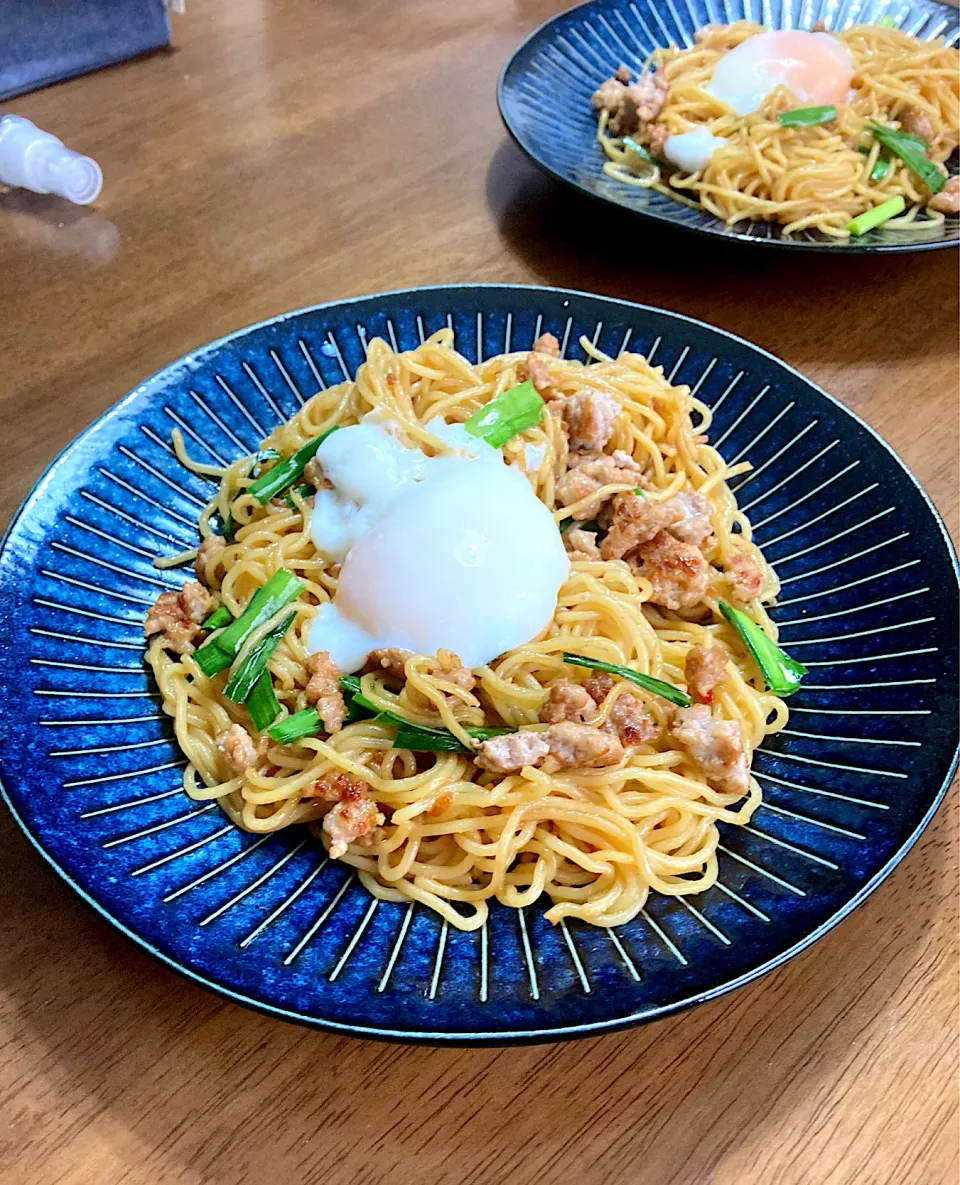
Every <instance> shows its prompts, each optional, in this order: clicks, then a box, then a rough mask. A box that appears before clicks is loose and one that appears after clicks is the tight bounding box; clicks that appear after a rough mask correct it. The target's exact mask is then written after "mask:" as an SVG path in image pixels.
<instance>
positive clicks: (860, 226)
mask: <svg viewBox="0 0 960 1185" xmlns="http://www.w3.org/2000/svg"><path fill="white" fill-rule="evenodd" d="M906 208H907V203H906V202H905V201H904V200H903V198H902V197H895V198H891V199H890V200H889V201H888V202H881V203H880V205H879V206H874V207H873V209H872V210H865V211H864V212H863V213H862V214H858V215H857V217H856V218H854V219H852V220H851V221H850V222H848V223H847V230H848V231H849V232H850V233H851V234H852V235H865V234H866V233H867V231H868V230H873V229H874V227H877V226H882V225H883V224H884V223H885V222H889V221H890V219H891V218H896V216H897V215H898V214H902V213H903V211H904V210H905V209H906Z"/></svg>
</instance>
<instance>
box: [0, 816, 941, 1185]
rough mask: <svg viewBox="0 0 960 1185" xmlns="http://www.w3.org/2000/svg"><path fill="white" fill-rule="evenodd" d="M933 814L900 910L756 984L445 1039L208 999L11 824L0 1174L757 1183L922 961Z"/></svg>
mask: <svg viewBox="0 0 960 1185" xmlns="http://www.w3.org/2000/svg"><path fill="white" fill-rule="evenodd" d="M939 822H940V826H939V828H937V827H936V826H935V827H934V829H933V830H935V831H937V830H938V831H939V832H942V836H941V839H940V842H939V843H938V842H937V841H936V839H935V838H934V836H933V835H928V836H927V837H926V841H925V843H924V844H923V845H922V847H921V850H920V851H917V852H915V853H914V854H913V856H912V857H911V858H910V860H909V861H908V862H907V865H906V866H905V867H904V868H903V869H901V870H900V872H899V873H898V874H897V878H896V879H897V882H898V887H899V890H900V896H901V897H902V895H903V892H904V889H905V888H907V889H908V890H909V889H910V886H911V882H916V881H919V884H914V885H913V888H914V890H915V891H914V892H912V893H911V894H910V910H909V913H907V914H903V915H902V916H901V915H899V914H898V911H897V909H896V903H897V897H896V895H895V891H894V889H893V888H892V887H891V886H887V887H885V888H884V889H882V890H881V892H880V893H879V894H878V895H877V896H876V897H874V898H873V899H872V900H871V901H870V902H868V903H867V904H866V905H865V906H864V908H863V909H861V910H860V911H859V912H858V913H857V915H856V916H855V917H854V918H852V919H850V920H848V921H847V922H846V923H845V924H844V925H843V926H842V927H840V929H839V930H838V931H836V932H834V933H833V934H831V935H830V936H828V937H827V938H826V939H824V940H823V941H822V942H821V943H820V944H818V945H817V946H816V947H815V948H814V949H813V950H811V951H809V952H807V953H806V954H804V955H803V956H802V957H801V958H798V959H796V960H795V961H794V962H792V963H791V964H790V965H789V966H787V967H785V968H782V969H780V970H779V971H777V972H776V973H774V974H772V975H770V976H768V977H767V978H766V979H765V980H764V981H762V982H761V983H758V984H754V985H752V986H750V987H749V988H746V989H744V990H742V991H740V992H738V993H735V994H734V995H732V996H730V997H728V998H726V999H723V1000H720V1001H716V1002H714V1003H712V1004H710V1005H707V1006H704V1007H701V1008H698V1009H694V1010H693V1011H691V1012H687V1013H685V1014H683V1015H681V1016H678V1017H675V1018H672V1019H669V1020H665V1021H661V1022H659V1023H657V1024H655V1025H650V1026H646V1027H643V1028H639V1029H635V1030H632V1031H628V1032H624V1033H618V1034H612V1035H609V1036H606V1037H602V1038H596V1039H592V1040H589V1041H581V1042H574V1043H569V1044H560V1045H553V1046H531V1047H523V1048H511V1049H499V1050H498V1049H474V1050H457V1049H432V1048H416V1047H409V1046H398V1045H386V1044H377V1043H374V1042H369V1041H359V1040H356V1041H352V1040H349V1039H346V1038H338V1037H333V1036H326V1035H324V1034H320V1033H315V1032H312V1031H309V1030H304V1029H299V1028H295V1027H293V1026H290V1025H286V1024H283V1023H281V1022H279V1021H276V1020H272V1019H270V1018H267V1017H263V1016H260V1015H258V1014H256V1013H253V1012H247V1011H244V1010H242V1009H241V1008H239V1007H237V1006H235V1005H232V1004H228V1003H225V1002H223V1001H221V1000H219V999H218V998H217V997H215V996H214V995H212V994H210V993H207V992H205V991H203V990H201V989H200V988H198V987H196V986H195V985H193V984H192V983H190V982H188V981H185V980H182V979H180V978H178V977H177V976H175V975H174V974H172V973H171V972H168V971H167V970H165V969H164V968H162V967H160V966H158V965H157V964H155V963H153V962H152V961H151V960H150V959H148V958H147V957H146V956H145V955H143V954H142V953H140V952H139V951H137V950H136V949H135V948H134V947H133V946H132V945H131V944H130V943H129V942H127V940H126V939H124V938H122V937H121V936H120V935H119V934H117V933H115V932H114V931H112V930H111V929H110V928H109V927H108V926H107V925H106V924H105V923H103V922H101V921H100V919H99V918H97V917H96V916H95V915H93V914H92V913H91V912H90V911H88V910H87V909H86V907H85V906H83V905H82V903H81V902H80V900H79V899H78V898H76V897H75V896H74V895H73V894H72V893H71V892H70V891H69V890H68V889H67V887H66V886H64V885H63V884H62V883H61V882H60V881H59V880H58V879H57V878H56V877H55V876H54V874H53V873H52V872H51V871H50V870H49V869H47V868H46V866H45V865H43V863H42V862H41V861H40V859H39V858H38V857H37V856H36V855H35V854H34V853H33V851H32V850H31V849H30V848H29V846H28V845H27V843H26V841H25V840H24V839H23V837H22V836H21V835H20V834H19V833H18V832H17V831H16V829H15V827H14V825H13V823H12V821H11V820H10V819H9V817H8V816H6V814H5V813H4V815H3V816H2V818H0V842H2V846H3V850H4V853H5V865H6V866H5V869H4V878H3V882H4V905H5V908H4V910H3V914H2V917H3V923H4V930H5V934H4V936H3V941H2V943H0V960H2V963H3V968H4V969H3V983H2V987H3V991H4V994H5V996H6V1012H7V1017H8V1021H7V1023H8V1025H9V1029H8V1032H7V1033H6V1046H5V1048H6V1053H5V1063H6V1065H7V1066H8V1073H9V1074H10V1075H12V1078H13V1080H14V1081H16V1083H17V1086H16V1089H17V1095H16V1097H15V1098H10V1097H8V1098H7V1099H6V1100H5V1103H6V1107H7V1111H6V1113H7V1115H8V1117H11V1120H10V1121H11V1122H15V1123H16V1124H17V1125H18V1127H17V1130H18V1131H20V1132H21V1135H18V1137H17V1139H16V1141H8V1142H7V1143H6V1148H4V1147H3V1146H2V1145H0V1175H2V1171H3V1167H4V1166H3V1157H4V1155H11V1156H13V1157H14V1160H13V1162H12V1163H19V1161H17V1160H16V1158H17V1157H18V1156H20V1155H21V1151H22V1141H23V1140H24V1139H26V1141H27V1142H28V1143H29V1145H30V1148H31V1163H32V1164H33V1166H34V1173H35V1176H33V1177H32V1180H35V1181H37V1182H47V1181H53V1180H60V1179H66V1178H67V1177H69V1178H70V1179H74V1176H73V1174H75V1173H76V1172H77V1171H79V1163H80V1162H81V1161H82V1160H84V1158H85V1157H86V1156H87V1155H88V1154H89V1150H90V1149H94V1150H97V1151H96V1156H95V1158H94V1162H91V1165H90V1167H91V1171H92V1170H93V1169H94V1168H96V1172H97V1175H96V1180H97V1182H98V1185H114V1183H115V1182H119V1181H120V1180H121V1179H122V1180H123V1181H124V1182H125V1183H129V1185H146V1183H147V1182H149V1183H150V1185H166V1183H167V1182H173V1181H177V1182H185V1183H189V1185H194V1183H199V1182H203V1183H204V1185H221V1183H222V1185H227V1183H228V1182H229V1183H230V1185H235V1183H236V1182H238V1181H257V1182H259V1181H267V1180H269V1181H276V1182H277V1183H278V1185H286V1183H287V1182H293V1181H296V1182H297V1183H298V1185H319V1183H321V1182H322V1183H325V1185H334V1183H335V1185H341V1183H346V1182H351V1183H355V1185H374V1183H376V1182H383V1181H387V1180H391V1181H397V1182H403V1183H404V1185H406V1182H407V1181H410V1182H411V1183H413V1182H416V1185H420V1183H421V1182H431V1181H444V1182H450V1183H451V1185H500V1183H501V1182H504V1181H508V1180H509V1181H516V1182H527V1181H533V1180H543V1181H550V1182H553V1183H556V1185H594V1183H596V1185H600V1183H601V1182H610V1181H620V1180H623V1181H626V1180H628V1179H629V1181H630V1182H631V1185H663V1183H664V1182H668V1181H674V1180H676V1181H679V1180H682V1181H683V1182H684V1185H708V1183H710V1182H713V1181H715V1180H717V1179H718V1178H717V1177H716V1176H715V1175H714V1174H715V1173H716V1172H717V1170H718V1168H719V1167H720V1166H722V1167H723V1168H724V1170H725V1175H724V1176H723V1180H725V1181H727V1180H738V1181H740V1180H743V1181H746V1180H750V1179H754V1178H753V1176H752V1174H753V1165H754V1163H755V1162H754V1159H753V1158H755V1157H758V1156H762V1154H763V1151H764V1149H769V1148H770V1147H771V1146H772V1142H773V1141H776V1140H778V1139H779V1138H780V1134H782V1132H783V1131H784V1130H785V1129H788V1128H789V1127H790V1124H791V1122H794V1123H795V1124H796V1123H797V1122H798V1115H799V1114H800V1113H801V1112H806V1111H807V1110H808V1109H809V1107H810V1105H811V1100H813V1099H815V1098H817V1097H823V1094H822V1093H820V1094H818V1092H825V1091H826V1090H827V1089H828V1086H829V1084H831V1083H832V1082H835V1080H836V1078H835V1075H839V1073H840V1067H842V1066H846V1065H848V1063H849V1061H850V1057H851V1050H852V1049H854V1048H857V1043H858V1041H860V1040H861V1036H862V1034H863V1032H864V1030H865V1029H866V1028H867V1027H868V1026H869V1025H870V1024H871V1022H874V1023H875V1022H876V1018H877V1016H878V1015H882V1014H883V1013H884V1012H885V1011H890V1000H891V997H892V996H893V994H894V993H895V992H896V990H897V988H898V986H899V985H900V983H901V981H902V979H903V978H904V977H905V976H907V975H908V973H909V971H910V969H911V967H912V966H913V965H914V963H915V958H916V954H915V948H916V945H917V944H918V943H919V942H920V941H921V940H922V939H923V937H924V931H925V929H926V928H927V926H928V925H929V924H930V922H931V919H932V917H933V915H934V911H935V909H936V907H937V901H936V899H935V896H934V895H933V894H932V893H931V892H930V891H929V889H930V887H931V885H936V884H938V883H942V884H947V883H948V880H949V877H948V869H946V868H945V865H946V864H948V863H949V860H950V844H949V843H948V842H946V841H945V840H944V839H943V836H945V835H946V834H947V833H948V831H949V827H948V821H947V820H945V819H943V818H942V817H941V819H940V821H939ZM944 828H947V830H946V831H945V830H944ZM921 889H922V890H923V891H920V890H921ZM883 1023H884V1024H886V1021H884V1022H883ZM7 1081H8V1084H9V1082H10V1081H11V1079H10V1078H8V1079H7ZM8 1089H9V1085H8ZM15 1112H20V1113H21V1119H20V1120H16V1119H15ZM88 1128H89V1130H88ZM34 1129H36V1132H37V1134H36V1135H35V1136H34V1137H33V1138H32V1140H31V1133H32V1132H33V1131H34ZM795 1134H796V1133H795ZM105 1139H106V1142H105ZM8 1150H9V1151H8ZM98 1158H99V1159H98ZM5 1179H12V1178H5ZM87 1179H93V1178H87Z"/></svg>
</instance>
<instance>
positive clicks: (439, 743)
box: [281, 675, 514, 753]
mask: <svg viewBox="0 0 960 1185" xmlns="http://www.w3.org/2000/svg"><path fill="white" fill-rule="evenodd" d="M340 686H341V687H342V688H343V690H344V691H346V692H347V693H348V694H349V695H350V697H351V703H350V705H349V706H350V708H351V710H352V711H355V710H358V709H359V710H360V711H363V712H365V713H366V714H368V715H370V714H373V715H374V719H375V720H377V721H378V722H379V723H381V724H393V725H395V726H396V729H397V736H396V740H395V741H394V743H393V746H394V748H395V749H409V750H410V751H411V752H413V753H471V752H472V750H471V749H468V748H467V747H466V746H465V745H463V744H461V742H460V741H459V740H458V739H457V737H455V736H454V735H453V733H452V732H450V730H449V729H447V728H431V727H429V726H427V725H423V724H414V723H413V722H412V721H410V720H407V719H406V718H405V717H403V716H401V715H400V714H399V713H397V712H391V711H389V710H387V709H384V710H382V711H381V709H379V708H377V707H376V706H375V705H374V704H372V703H371V702H370V700H368V699H367V698H366V696H365V695H364V694H363V692H362V691H361V690H360V679H359V678H358V676H356V675H341V677H340ZM358 718H359V717H352V719H358ZM281 723H286V721H282V722H281ZM513 731H514V730H513V729H512V728H468V729H467V732H468V733H469V734H470V736H472V737H473V738H474V740H478V741H486V740H489V739H490V737H498V736H503V735H504V734H505V733H508V732H513Z"/></svg>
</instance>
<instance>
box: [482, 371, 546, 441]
mask: <svg viewBox="0 0 960 1185" xmlns="http://www.w3.org/2000/svg"><path fill="white" fill-rule="evenodd" d="M542 415H543V400H542V399H541V398H540V396H539V395H538V394H537V392H536V388H535V387H534V385H533V383H531V382H529V381H527V382H525V383H521V384H520V385H519V387H511V388H510V390H509V391H504V393H503V394H502V395H498V396H497V398H496V399H493V400H491V402H490V403H488V404H486V406H484V407H481V408H480V410H479V411H475V412H474V413H473V415H472V416H471V417H470V419H469V420H467V422H466V423H465V424H464V428H466V430H467V431H468V432H469V433H470V435H471V436H479V437H481V438H482V439H483V440H485V441H486V442H487V444H489V445H492V446H493V448H503V446H504V445H505V444H506V443H507V441H508V440H512V439H513V438H514V436H516V435H517V434H518V433H519V432H525V431H526V430H527V429H528V428H533V427H535V426H536V425H537V424H539V423H540V417H541V416H542Z"/></svg>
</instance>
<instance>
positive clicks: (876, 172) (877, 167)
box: [870, 156, 893, 181]
mask: <svg viewBox="0 0 960 1185" xmlns="http://www.w3.org/2000/svg"><path fill="white" fill-rule="evenodd" d="M892 168H893V162H892V161H891V160H889V159H888V158H887V157H885V156H878V157H877V159H876V161H875V162H874V165H873V168H872V169H871V170H870V180H871V181H882V180H883V179H884V177H886V175H887V174H888V173H889V172H890V170H891V169H892Z"/></svg>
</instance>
